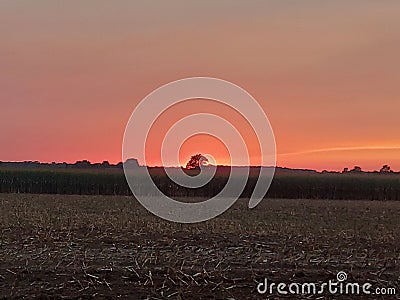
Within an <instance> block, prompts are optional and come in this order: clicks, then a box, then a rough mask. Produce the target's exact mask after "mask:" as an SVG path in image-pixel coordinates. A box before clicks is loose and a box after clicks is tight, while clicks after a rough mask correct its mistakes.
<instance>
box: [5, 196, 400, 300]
mask: <svg viewBox="0 0 400 300" xmlns="http://www.w3.org/2000/svg"><path fill="white" fill-rule="evenodd" d="M246 205H247V203H246V201H245V199H241V200H239V201H238V202H237V203H236V204H235V205H234V207H232V208H231V209H230V210H228V211H227V212H226V213H224V214H223V215H222V216H220V217H218V218H216V219H213V220H211V221H208V222H205V223H200V224H195V225H182V224H175V223H170V222H166V221H163V220H161V219H159V218H157V217H154V216H153V215H151V214H150V213H148V212H147V211H146V210H145V209H143V208H142V207H141V206H140V205H139V203H138V202H137V201H136V200H135V199H133V198H132V197H129V196H84V195H39V194H37V195H32V194H0V207H1V210H0V230H1V240H0V298H7V299H8V298H14V299H22V298H37V299H54V298H56V299H92V298H96V299H113V298H128V299H279V297H278V296H277V295H276V294H274V295H259V294H258V293H257V290H256V287H257V284H258V282H261V281H263V279H264V278H268V280H270V281H273V282H284V283H290V282H299V283H300V282H327V281H328V280H334V279H335V278H336V274H337V273H338V272H339V271H344V272H346V273H347V274H348V281H351V282H360V283H364V282H369V283H371V284H372V285H373V287H384V288H395V289H396V290H397V293H399V291H400V285H399V280H400V254H399V253H400V226H399V216H400V202H399V201H363V200H358V201H348V200H329V201H327V200H295V199H292V200H288V199H265V200H264V201H263V202H262V203H261V204H260V205H259V206H258V207H257V208H256V209H254V210H248V209H247V208H246ZM397 295H398V296H397V299H399V294H397ZM280 297H281V298H284V297H283V296H280ZM364 297H365V296H346V297H343V299H364ZM294 298H295V297H294V296H293V295H290V296H286V298H284V299H294ZM303 298H304V299H310V298H311V299H327V298H328V299H330V298H329V294H328V295H324V296H319V298H318V297H317V296H297V299H303ZM331 298H332V299H337V298H338V296H335V297H333V296H332V297H331ZM368 299H396V296H377V295H374V296H370V297H368Z"/></svg>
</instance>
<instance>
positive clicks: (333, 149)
mask: <svg viewBox="0 0 400 300" xmlns="http://www.w3.org/2000/svg"><path fill="white" fill-rule="evenodd" d="M358 150H366V151H375V150H378V151H379V150H381V151H385V150H399V151H400V146H387V147H386V146H357V147H333V148H321V149H312V150H304V151H298V152H288V153H279V154H278V155H279V156H291V155H293V156H294V155H302V154H312V153H324V152H340V151H358Z"/></svg>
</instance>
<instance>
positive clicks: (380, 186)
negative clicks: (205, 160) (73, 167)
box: [0, 169, 400, 200]
mask: <svg viewBox="0 0 400 300" xmlns="http://www.w3.org/2000/svg"><path fill="white" fill-rule="evenodd" d="M150 173H151V175H152V178H153V181H154V183H155V184H156V185H157V186H158V187H159V189H160V190H161V191H162V192H164V193H165V194H167V195H169V196H171V197H175V198H180V197H205V198H209V197H212V196H215V195H216V194H218V193H219V192H220V191H221V190H222V188H223V187H224V186H225V184H226V182H227V179H228V176H229V172H226V170H224V171H223V172H220V173H218V172H217V175H216V176H215V177H214V178H213V179H212V180H211V181H210V182H209V183H208V184H207V185H205V186H203V187H200V188H196V189H190V188H184V187H181V186H179V185H177V184H176V183H174V182H173V181H172V180H170V179H169V178H168V177H167V176H166V175H165V173H164V172H163V171H160V170H159V169H153V170H150ZM141 176H143V175H141V174H140V173H139V174H138V175H137V179H136V180H134V184H135V185H136V187H137V188H138V189H139V190H140V192H141V194H143V195H148V196H153V195H152V194H151V189H150V187H148V186H145V185H144V184H143V180H142V179H141ZM256 182H257V170H252V174H251V176H250V177H249V179H248V182H247V185H246V188H245V189H244V191H243V193H242V195H241V196H242V197H250V195H251V194H252V191H253V189H254V185H255V183H256ZM0 193H33V194H77V195H131V194H132V193H131V191H130V189H129V186H128V184H127V182H126V179H125V176H124V174H123V172H122V171H121V172H110V173H105V172H83V171H46V170H41V171H37V170H0ZM267 197H269V198H299V199H300V198H301V199H349V200H358V199H365V200H400V176H399V175H397V174H387V175H384V174H364V173H362V174H332V173H327V174H320V173H304V174H303V173H293V174H291V173H279V172H278V174H277V175H276V176H275V177H274V180H273V182H272V184H271V188H270V189H269V191H268V194H267Z"/></svg>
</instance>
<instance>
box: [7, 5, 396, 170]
mask: <svg viewBox="0 0 400 300" xmlns="http://www.w3.org/2000/svg"><path fill="white" fill-rule="evenodd" d="M399 15H400V2H399V1H395V0H394V1H329V2H328V1H324V2H321V1H316V0H315V1H298V2H294V1H285V0H279V1H240V2H239V1H228V0H223V1H199V2H190V1H189V2H188V1H168V2H167V1H165V2H164V1H142V3H141V4H136V2H135V1H114V2H109V1H104V0H96V1H85V2H83V3H80V2H71V1H62V2H55V1H51V0H38V1H13V0H3V1H0V139H1V141H0V160H2V161H8V160H14V161H20V160H40V161H47V162H51V161H67V162H74V161H76V160H81V159H89V160H91V161H102V160H109V161H110V162H118V161H120V160H121V149H122V137H123V132H124V129H125V125H126V122H127V121H128V118H129V116H130V114H131V112H132V110H133V109H134V107H135V106H136V105H137V103H138V102H139V101H140V100H141V99H142V98H143V97H145V96H146V95H147V94H148V93H150V92H151V91H152V90H154V89H156V88H157V87H159V86H160V85H162V84H165V83H167V82H170V81H174V80H177V79H181V78H185V77H193V76H210V77H217V78H221V79H225V80H228V81H231V82H233V83H235V84H238V85H239V86H241V87H243V88H245V89H246V90H247V91H248V92H250V93H251V94H252V95H253V96H254V97H255V98H256V99H257V100H258V101H259V102H260V104H261V106H262V107H263V109H264V110H265V112H266V114H267V115H268V117H269V119H270V121H271V124H272V126H273V130H274V132H275V138H276V142H277V150H278V165H280V166H287V167H301V168H315V169H318V170H321V169H333V170H340V169H342V168H343V167H352V166H353V165H356V164H357V165H360V166H362V167H363V168H364V169H378V168H379V167H380V166H381V165H382V164H386V163H387V164H390V165H391V166H392V168H393V169H396V170H400V133H399V128H400V118H399V112H400V84H399V82H400V59H399V54H398V53H400V18H399ZM208 108H209V109H211V110H212V109H213V107H212V105H211V106H209V107H208ZM217 110H218V112H219V113H220V114H221V113H222V114H226V115H229V113H228V112H225V111H224V110H221V109H217ZM186 111H187V108H184V107H181V108H177V109H176V112H175V116H179V115H182V113H184V112H186ZM211 112H213V111H211ZM160 122H161V124H164V125H165V123H162V120H160ZM242 125H243V124H242ZM243 126H244V125H243ZM244 130H245V129H244ZM161 134H162V130H159V131H158V132H157V131H155V136H154V137H153V138H154V139H155V141H157V140H159V139H160V136H161ZM157 135H158V136H157ZM155 143H156V142H155ZM249 145H250V148H251V149H250V152H253V153H257V149H253V147H254V144H253V142H252V141H251V137H250V142H249ZM319 149H325V150H323V151H315V150H319ZM156 150H157V149H155V150H154V151H156ZM192 152H208V153H210V154H213V153H214V154H213V155H215V156H216V158H217V162H218V163H225V162H226V161H227V155H226V149H224V147H223V145H221V144H218V142H216V141H215V139H212V138H209V137H195V138H192V139H191V140H188V141H187V143H185V145H184V146H183V148H182V149H181V158H182V160H185V159H186V157H188V156H190V154H191V153H192ZM254 159H255V160H257V158H254ZM152 160H153V163H154V164H157V154H154V157H153V158H152Z"/></svg>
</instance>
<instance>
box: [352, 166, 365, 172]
mask: <svg viewBox="0 0 400 300" xmlns="http://www.w3.org/2000/svg"><path fill="white" fill-rule="evenodd" d="M362 171H363V170H362V169H361V167H359V166H355V167H354V168H353V169H352V170H350V172H353V173H361V172H362Z"/></svg>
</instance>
